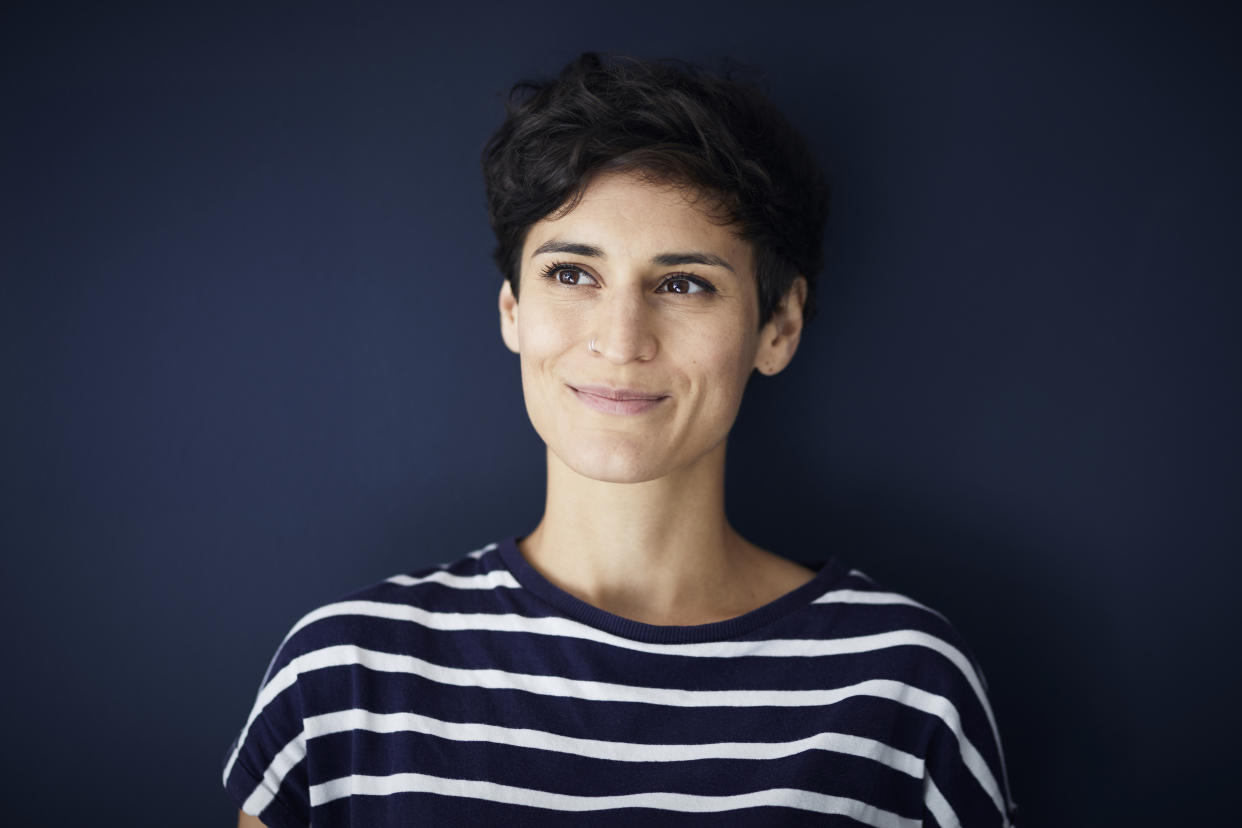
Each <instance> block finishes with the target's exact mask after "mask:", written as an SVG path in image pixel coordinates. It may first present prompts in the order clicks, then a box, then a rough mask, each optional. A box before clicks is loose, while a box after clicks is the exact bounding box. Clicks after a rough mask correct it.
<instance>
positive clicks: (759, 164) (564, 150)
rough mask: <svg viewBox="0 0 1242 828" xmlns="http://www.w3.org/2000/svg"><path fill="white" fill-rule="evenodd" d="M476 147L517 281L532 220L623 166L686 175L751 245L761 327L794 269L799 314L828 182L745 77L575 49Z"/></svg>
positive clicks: (810, 304) (519, 87) (662, 175)
mask: <svg viewBox="0 0 1242 828" xmlns="http://www.w3.org/2000/svg"><path fill="white" fill-rule="evenodd" d="M506 112H507V115H506V118H505V121H504V123H503V124H502V125H501V126H500V129H499V130H497V132H496V134H495V135H493V136H492V137H491V139H490V140H489V141H488V142H487V145H486V147H485V149H484V151H483V174H484V178H485V179H486V184H487V206H488V217H489V219H490V220H491V225H492V230H493V231H494V232H495V233H496V239H497V242H498V244H497V246H496V250H495V253H494V258H495V261H496V264H497V266H499V268H500V270H501V273H502V274H503V275H504V277H505V278H506V279H508V280H509V284H510V287H511V289H512V291H513V295H514V296H515V297H516V296H517V295H518V292H519V285H518V282H519V278H518V277H519V274H520V272H521V271H520V267H521V261H520V259H521V255H522V246H523V244H524V243H525V241H526V235H527V232H528V231H529V230H530V228H531V226H532V225H533V224H535V223H536V222H538V221H540V220H541V219H544V218H546V217H548V216H549V215H551V214H552V213H554V212H556V211H558V210H561V211H562V214H563V213H564V212H568V211H569V210H571V209H573V207H574V206H576V205H577V203H578V201H579V200H580V199H581V197H582V194H583V192H584V191H585V189H586V187H587V185H588V184H589V183H590V180H591V178H592V177H593V176H594V175H596V174H598V173H601V172H608V171H629V172H637V173H640V174H642V175H646V176H650V177H651V178H652V179H654V180H658V181H661V182H667V183H672V184H676V185H679V186H688V187H690V188H693V189H694V190H696V191H697V192H698V193H699V194H700V195H703V196H706V197H708V198H709V199H710V202H711V203H712V204H713V209H712V210H710V211H709V212H711V214H713V215H714V216H716V217H717V218H718V219H719V220H720V221H721V223H722V224H727V225H732V226H734V227H735V228H736V229H737V233H738V235H739V236H740V237H741V238H743V239H745V240H746V241H748V242H750V243H751V244H752V245H753V247H754V251H755V280H756V283H757V288H758V292H759V326H760V327H761V328H762V327H763V326H764V325H765V324H766V323H767V322H768V320H769V319H771V317H772V314H773V312H774V311H775V310H776V308H777V307H778V306H779V305H780V302H781V300H782V299H783V298H784V297H785V295H786V293H787V292H788V290H789V287H790V285H791V284H792V283H793V280H794V278H795V277H796V276H798V275H799V274H801V275H802V276H804V277H806V280H807V301H806V303H805V304H804V306H803V317H804V319H810V317H811V316H812V315H813V314H814V310H815V303H814V298H815V281H816V277H817V276H818V274H819V270H820V266H821V263H822V256H823V254H822V251H821V241H822V237H823V228H824V222H825V220H826V219H827V214H828V185H827V182H826V180H825V177H824V175H823V172H822V171H821V169H820V167H819V165H818V164H817V163H816V162H815V159H814V158H813V157H812V155H811V153H810V151H809V150H808V148H807V146H806V143H805V142H804V141H803V140H802V138H801V136H799V135H798V133H797V132H796V131H795V130H794V129H793V127H792V126H791V125H790V124H789V122H788V121H787V120H786V119H785V117H784V116H783V115H782V114H781V112H780V111H779V110H778V109H777V108H776V106H775V105H774V104H773V103H772V102H771V101H770V100H768V98H767V96H766V95H765V94H764V93H763V92H762V91H761V90H760V89H758V88H757V87H756V86H754V85H752V84H750V83H748V82H744V81H741V80H738V79H736V78H734V77H732V76H731V73H730V74H729V75H725V76H720V75H715V74H712V73H710V72H707V71H706V70H704V69H702V68H700V67H697V66H694V65H691V64H688V63H685V62H683V61H674V60H659V61H649V60H641V59H638V58H633V57H625V56H619V55H611V56H601V55H599V54H596V53H594V52H586V53H584V54H582V55H580V56H579V57H578V58H577V59H575V60H574V61H572V62H571V63H570V64H569V65H568V66H566V67H565V68H564V69H563V70H562V71H561V73H560V75H559V77H557V78H556V79H555V80H551V81H523V82H520V83H518V84H516V85H515V86H514V87H513V89H512V90H511V92H510V93H509V99H508V103H507V106H506Z"/></svg>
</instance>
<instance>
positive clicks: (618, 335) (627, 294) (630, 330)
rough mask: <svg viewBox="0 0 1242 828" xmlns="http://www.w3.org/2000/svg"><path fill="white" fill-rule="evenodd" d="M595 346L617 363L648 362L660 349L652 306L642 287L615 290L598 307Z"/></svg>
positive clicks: (604, 356)
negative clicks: (638, 289)
mask: <svg viewBox="0 0 1242 828" xmlns="http://www.w3.org/2000/svg"><path fill="white" fill-rule="evenodd" d="M596 313H597V318H596V331H597V332H598V333H597V336H596V342H595V347H596V348H597V349H598V351H599V353H598V354H597V356H602V357H603V358H604V359H606V360H608V361H609V362H611V363H613V364H614V365H624V364H626V363H627V362H647V361H649V360H651V359H654V358H655V355H656V353H657V352H658V351H659V340H658V338H657V337H656V332H655V327H654V324H653V323H654V321H655V320H654V319H652V309H651V308H649V307H648V306H647V303H646V301H645V297H644V296H643V295H642V292H641V291H625V290H613V291H611V292H610V295H608V296H607V297H606V298H604V299H603V300H602V301H601V302H600V303H599V305H598V306H597V308H596Z"/></svg>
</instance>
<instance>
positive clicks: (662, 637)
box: [497, 537, 848, 644]
mask: <svg viewBox="0 0 1242 828" xmlns="http://www.w3.org/2000/svg"><path fill="white" fill-rule="evenodd" d="M517 541H518V538H516V537H511V538H506V539H505V540H503V541H501V542H500V543H499V544H498V548H497V551H498V552H499V553H500V558H501V560H502V561H504V564H505V566H506V567H507V568H508V570H509V571H510V572H511V573H512V574H513V577H514V578H516V579H517V581H518V583H519V584H521V585H522V587H523V588H524V589H526V590H527V591H528V592H531V593H532V594H534V595H535V596H537V597H538V598H540V599H542V600H543V601H545V602H546V603H548V604H550V605H552V606H553V607H555V608H556V609H557V610H559V611H560V612H561V613H562V614H564V615H566V616H568V617H569V618H573V619H575V620H577V621H581V622H582V623H584V624H589V625H590V626H592V627H595V628H596V629H599V630H603V631H604V632H608V633H612V634H613V635H618V636H621V637H622V638H628V639H631V640H633V641H643V642H647V643H652V644H698V643H702V642H706V641H724V640H727V639H730V638H737V637H739V636H742V635H745V634H746V633H748V632H750V631H751V630H755V629H758V628H759V627H762V626H765V625H767V624H770V623H772V622H773V621H776V620H777V619H779V618H781V617H783V616H785V615H789V614H790V613H792V612H795V611H796V610H798V609H800V608H801V607H804V606H806V605H808V604H810V603H811V602H812V601H814V600H815V599H816V598H818V597H819V596H821V595H823V594H824V593H825V592H827V591H828V590H829V588H831V587H832V586H833V585H834V584H836V583H837V581H839V580H840V579H841V578H843V577H844V576H845V575H846V574H848V573H847V570H846V568H845V566H844V565H843V564H841V563H840V562H839V561H838V560H837V559H836V558H830V559H829V560H828V562H827V563H825V564H824V565H823V566H822V567H821V568H820V570H819V571H818V572H817V573H816V574H815V577H814V578H812V579H811V580H809V581H807V582H806V583H805V584H803V585H802V586H800V587H798V588H797V589H795V590H793V591H792V592H787V593H785V594H784V595H782V596H781V597H780V598H777V599H776V600H775V601H772V602H770V603H767V604H764V605H763V606H761V607H759V608H758V609H754V610H751V611H750V612H748V613H745V614H744V615H739V616H737V617H736V618H729V619H726V620H724V621H714V622H712V623H710V624H695V625H692V626H686V627H680V626H661V625H658V624H644V623H642V622H640V621H633V620H631V619H629V618H622V617H621V616H619V615H613V614H612V613H610V612H605V611H604V610H602V609H599V608H598V607H593V606H591V605H590V604H588V603H586V602H585V601H583V600H581V599H579V598H575V597H574V596H573V595H570V594H569V593H568V592H565V591H564V590H563V589H561V588H560V587H558V586H556V585H555V584H553V583H552V582H551V581H549V580H548V579H546V578H544V577H543V576H542V575H540V574H539V573H538V572H537V571H536V570H535V568H534V567H533V566H531V565H530V564H529V563H528V562H527V560H526V558H524V557H523V556H522V552H521V550H519V549H518V546H517Z"/></svg>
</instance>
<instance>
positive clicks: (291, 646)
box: [264, 543, 518, 684]
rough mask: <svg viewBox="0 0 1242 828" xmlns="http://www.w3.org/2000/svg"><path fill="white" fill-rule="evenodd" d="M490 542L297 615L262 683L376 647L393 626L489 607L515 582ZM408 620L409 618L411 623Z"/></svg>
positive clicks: (406, 627)
mask: <svg viewBox="0 0 1242 828" xmlns="http://www.w3.org/2000/svg"><path fill="white" fill-rule="evenodd" d="M497 548H498V547H497V544H495V543H492V544H488V545H487V546H484V547H482V548H479V549H476V550H474V551H473V552H470V553H469V554H467V555H465V556H463V557H461V558H459V559H457V560H455V561H452V562H450V563H445V564H440V565H437V566H431V567H426V568H424V569H420V570H415V571H412V572H408V573H401V574H397V575H393V576H391V577H388V578H385V579H384V580H382V581H378V582H376V583H373V584H370V585H368V586H366V587H363V588H361V589H357V590H354V591H352V592H349V593H346V594H345V595H342V596H341V597H340V598H338V599H336V600H334V601H331V602H329V603H326V604H323V605H320V606H318V607H315V608H314V609H312V610H311V611H309V612H307V613H305V614H304V615H302V617H301V618H299V619H298V620H297V621H296V622H295V623H294V624H293V626H292V627H291V628H290V630H289V632H288V633H287V634H286V635H285V637H284V639H283V640H282V642H281V644H280V647H279V648H278V650H277V652H276V655H275V656H274V657H273V659H272V662H271V664H270V665H269V667H268V670H267V675H266V676H265V677H264V683H265V684H266V683H267V682H269V681H271V680H272V679H274V678H275V677H276V676H277V675H278V674H280V673H282V672H284V673H286V674H291V675H296V674H298V673H301V672H305V671H307V670H309V669H315V668H316V667H319V666H323V664H321V663H320V662H323V663H324V664H326V663H328V662H333V661H335V660H337V659H340V658H341V657H342V656H346V655H349V653H347V652H346V650H357V649H358V648H362V649H367V648H369V647H372V646H373V647H375V648H382V647H381V645H382V644H383V643H384V642H385V640H386V639H388V638H391V636H392V635H393V632H394V630H400V631H401V633H402V634H403V635H408V634H409V632H410V631H411V630H414V629H428V628H431V627H434V626H436V625H437V623H443V618H442V617H443V616H445V615H449V614H461V613H477V612H495V611H496V604H497V603H498V600H499V595H500V593H502V592H504V591H507V590H511V589H514V588H516V587H517V586H518V583H517V581H516V580H515V579H514V577H513V575H512V574H511V573H510V572H509V570H508V569H507V568H506V567H505V565H504V562H503V561H502V560H501V558H500V556H499V554H498V552H497ZM409 622H414V623H413V624H411V623H409Z"/></svg>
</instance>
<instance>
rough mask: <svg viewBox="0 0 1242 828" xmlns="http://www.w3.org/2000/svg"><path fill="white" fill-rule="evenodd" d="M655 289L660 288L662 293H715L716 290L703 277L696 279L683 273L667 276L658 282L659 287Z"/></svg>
mask: <svg viewBox="0 0 1242 828" xmlns="http://www.w3.org/2000/svg"><path fill="white" fill-rule="evenodd" d="M657 290H660V291H662V292H664V293H680V294H695V293H715V292H716V288H714V287H712V285H711V283H710V282H707V281H705V280H703V279H696V278H695V277H693V276H689V275H685V274H680V275H676V276H670V277H668V278H667V279H665V280H664V281H663V282H661V283H660V287H659V288H657Z"/></svg>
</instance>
